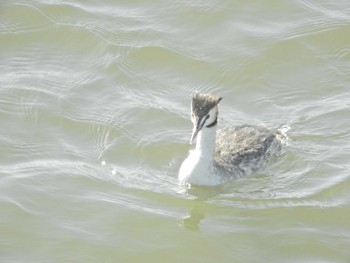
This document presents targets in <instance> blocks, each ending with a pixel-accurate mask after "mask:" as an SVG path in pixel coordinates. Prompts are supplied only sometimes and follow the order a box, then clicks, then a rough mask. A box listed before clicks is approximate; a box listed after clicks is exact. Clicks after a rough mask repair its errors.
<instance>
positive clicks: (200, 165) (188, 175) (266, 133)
mask: <svg viewBox="0 0 350 263" xmlns="http://www.w3.org/2000/svg"><path fill="white" fill-rule="evenodd" d="M221 100H222V97H218V96H214V95H210V94H200V93H198V92H196V93H195V94H194V95H193V97H192V103H191V120H192V123H193V130H192V136H191V140H190V143H191V144H192V143H193V142H194V141H196V146H195V149H194V150H192V151H190V153H189V155H188V157H187V158H186V159H185V160H184V161H183V163H182V165H181V167H180V170H179V174H178V179H179V181H180V182H181V183H188V184H190V185H205V186H213V185H219V184H223V183H225V182H227V181H229V180H230V179H233V178H236V177H239V176H242V175H247V174H251V173H253V172H256V171H258V170H259V169H260V168H263V167H264V166H265V165H266V164H267V163H269V161H270V160H272V159H274V157H276V156H278V155H279V154H280V153H281V151H282V148H283V146H284V145H286V144H287V142H288V136H287V131H288V129H289V127H287V126H283V127H281V128H280V129H278V130H270V129H268V128H265V127H263V126H255V125H240V126H235V127H229V128H224V129H220V130H218V131H217V123H218V113H219V111H218V104H219V102H220V101H221Z"/></svg>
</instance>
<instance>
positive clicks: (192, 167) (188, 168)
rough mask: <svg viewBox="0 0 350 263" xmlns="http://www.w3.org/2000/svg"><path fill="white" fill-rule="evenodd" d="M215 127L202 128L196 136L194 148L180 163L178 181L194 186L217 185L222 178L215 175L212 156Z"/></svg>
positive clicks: (213, 152)
mask: <svg viewBox="0 0 350 263" xmlns="http://www.w3.org/2000/svg"><path fill="white" fill-rule="evenodd" d="M215 142H216V126H214V127H211V128H207V127H203V128H202V130H201V131H200V132H199V133H198V135H197V143H196V148H195V149H194V150H193V151H191V152H190V155H189V156H188V157H187V158H186V160H185V161H184V162H183V163H182V165H181V168H180V171H179V180H180V181H181V182H187V183H190V184H195V185H218V184H220V183H222V178H221V177H220V176H219V175H218V174H217V171H216V167H215V161H214V154H215Z"/></svg>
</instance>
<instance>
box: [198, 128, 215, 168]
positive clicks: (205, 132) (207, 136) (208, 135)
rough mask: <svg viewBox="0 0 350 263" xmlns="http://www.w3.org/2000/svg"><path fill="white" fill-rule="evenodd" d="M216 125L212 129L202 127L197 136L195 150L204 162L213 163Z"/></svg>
mask: <svg viewBox="0 0 350 263" xmlns="http://www.w3.org/2000/svg"><path fill="white" fill-rule="evenodd" d="M215 141H216V125H215V126H214V127H210V128H207V127H203V129H202V130H201V131H200V132H199V133H198V135H197V142H196V149H195V151H198V153H200V155H201V157H202V158H203V159H205V161H208V162H210V161H211V162H213V161H214V154H215Z"/></svg>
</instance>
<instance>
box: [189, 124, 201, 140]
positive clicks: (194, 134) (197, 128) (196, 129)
mask: <svg viewBox="0 0 350 263" xmlns="http://www.w3.org/2000/svg"><path fill="white" fill-rule="evenodd" d="M202 127H203V126H201V125H200V120H199V119H197V120H196V122H195V123H194V125H193V130H192V136H191V141H190V144H193V142H194V140H195V139H196V138H197V134H198V132H199V131H200V130H201V129H202Z"/></svg>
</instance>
